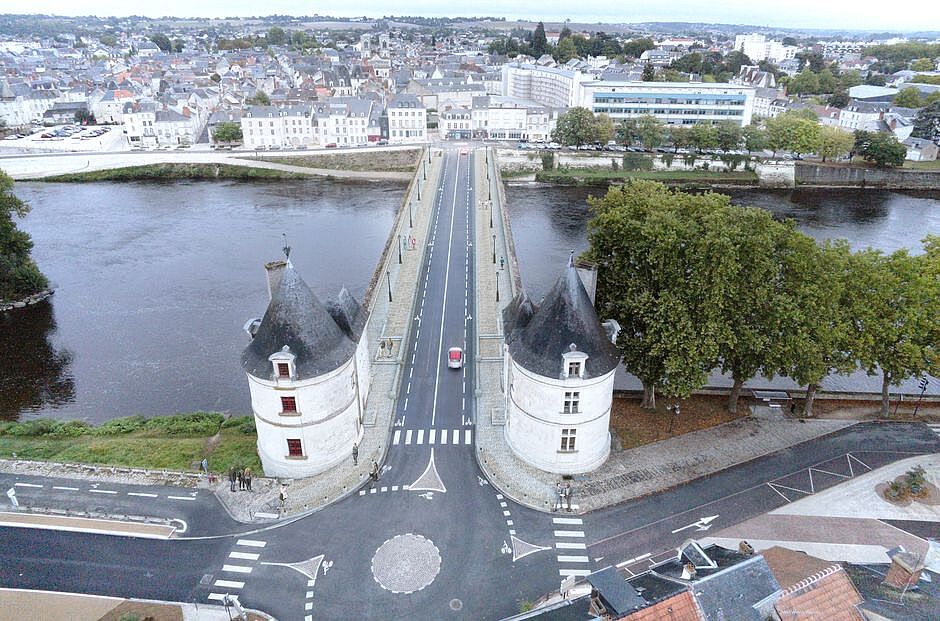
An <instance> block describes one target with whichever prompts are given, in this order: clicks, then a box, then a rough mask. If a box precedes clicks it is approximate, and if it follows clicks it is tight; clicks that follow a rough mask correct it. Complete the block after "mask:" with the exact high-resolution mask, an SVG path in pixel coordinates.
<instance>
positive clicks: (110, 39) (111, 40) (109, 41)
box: [98, 34, 118, 47]
mask: <svg viewBox="0 0 940 621" xmlns="http://www.w3.org/2000/svg"><path fill="white" fill-rule="evenodd" d="M98 41H99V42H100V43H101V45H107V46H108V47H114V46H115V45H117V42H118V40H117V37H116V36H114V35H113V34H103V35H101V36H99V37H98Z"/></svg>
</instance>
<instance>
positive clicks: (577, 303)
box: [503, 261, 620, 378]
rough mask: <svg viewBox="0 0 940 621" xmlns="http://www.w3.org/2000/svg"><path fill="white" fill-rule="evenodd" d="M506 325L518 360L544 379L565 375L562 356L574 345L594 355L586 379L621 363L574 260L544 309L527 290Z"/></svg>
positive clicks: (509, 312)
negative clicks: (536, 303)
mask: <svg viewBox="0 0 940 621" xmlns="http://www.w3.org/2000/svg"><path fill="white" fill-rule="evenodd" d="M503 325H504V329H505V332H506V342H507V343H508V344H509V353H510V354H512V358H513V360H514V361H515V362H516V363H517V364H519V365H521V366H522V367H523V368H524V369H527V370H528V371H531V372H533V373H536V374H538V375H541V376H543V377H553V378H554V377H559V376H560V375H561V374H562V360H563V359H562V354H564V353H566V352H568V351H569V350H570V348H569V346H570V345H571V344H572V343H574V344H575V345H576V346H577V348H578V351H581V352H584V353H585V354H587V355H588V360H587V364H586V365H585V369H584V377H585V378H590V377H599V376H601V375H606V374H607V373H609V372H610V371H612V370H614V369H615V368H616V367H617V365H618V364H619V363H620V352H619V351H618V350H617V348H616V347H615V346H614V344H613V343H611V342H610V339H609V338H608V337H607V332H606V331H605V330H604V327H603V326H602V325H601V322H600V320H599V319H598V318H597V313H596V312H595V310H594V305H593V304H591V298H590V297H589V296H588V294H587V291H585V289H584V284H583V283H582V282H581V277H580V276H578V270H577V268H576V267H575V266H574V262H573V261H569V262H568V267H567V268H565V273H564V274H562V276H561V277H560V278H559V279H558V280H557V281H556V282H555V286H554V287H552V289H551V291H549V292H548V295H546V296H545V299H544V300H542V303H541V304H539V305H538V306H536V305H534V304H532V302H531V301H530V300H529V298H528V296H526V294H525V291H523V292H521V293H520V294H519V295H517V296H516V298H515V299H514V300H513V301H512V302H511V303H510V304H509V305H508V306H507V307H506V309H505V310H504V311H503Z"/></svg>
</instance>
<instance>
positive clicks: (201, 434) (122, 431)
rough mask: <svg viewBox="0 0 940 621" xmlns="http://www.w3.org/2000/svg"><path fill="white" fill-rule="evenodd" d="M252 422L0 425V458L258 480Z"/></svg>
mask: <svg viewBox="0 0 940 621" xmlns="http://www.w3.org/2000/svg"><path fill="white" fill-rule="evenodd" d="M257 439H258V438H257V435H256V432H255V423H254V418H253V417H251V416H238V417H231V418H225V416H224V415H223V414H220V413H218V412H192V413H189V414H174V415H172V416H155V417H153V418H144V417H143V416H126V417H123V418H115V419H112V420H109V421H108V422H106V423H103V424H101V425H97V426H95V425H89V424H88V423H86V422H84V421H59V420H54V419H50V418H37V419H32V420H27V421H23V422H0V458H3V459H10V458H12V457H13V454H14V453H15V454H16V456H17V458H19V459H34V460H38V461H54V462H66V463H80V464H94V465H102V466H121V467H128V468H149V469H155V470H164V469H165V470H178V471H196V470H198V469H199V468H198V463H199V462H200V461H202V460H203V459H207V460H208V461H209V469H210V470H212V471H213V472H222V471H225V470H227V469H228V468H229V467H230V466H233V465H234V466H241V467H245V466H249V467H251V469H252V470H254V471H255V472H256V473H258V474H261V473H262V468H261V461H260V459H259V458H258V453H257V451H256V443H257Z"/></svg>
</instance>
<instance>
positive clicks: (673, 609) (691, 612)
mask: <svg viewBox="0 0 940 621" xmlns="http://www.w3.org/2000/svg"><path fill="white" fill-rule="evenodd" d="M621 619H624V620H627V621H701V620H702V617H701V616H700V615H699V613H698V608H697V607H696V605H695V602H694V601H693V600H692V594H691V593H689V592H688V591H683V592H682V593H679V594H678V595H674V596H673V597H670V598H669V599H664V600H663V601H661V602H658V603H656V604H653V605H652V606H647V607H646V608H643V609H641V610H637V611H636V612H634V613H632V614H629V615H627V616H626V617H621Z"/></svg>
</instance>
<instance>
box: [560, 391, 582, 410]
mask: <svg viewBox="0 0 940 621" xmlns="http://www.w3.org/2000/svg"><path fill="white" fill-rule="evenodd" d="M580 402H581V393H580V392H566V393H565V409H564V410H563V411H564V413H565V414H576V413H577V412H578V411H579V410H578V406H579V404H580Z"/></svg>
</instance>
